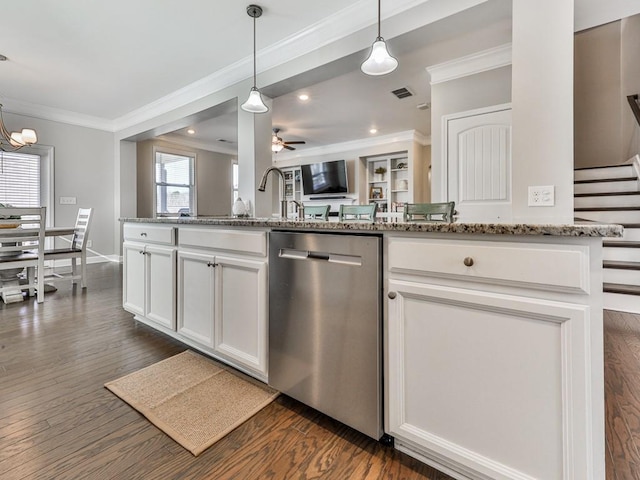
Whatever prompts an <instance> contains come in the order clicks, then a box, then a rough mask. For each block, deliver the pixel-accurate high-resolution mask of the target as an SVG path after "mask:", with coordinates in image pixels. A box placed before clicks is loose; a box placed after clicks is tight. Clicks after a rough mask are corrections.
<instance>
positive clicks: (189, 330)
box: [178, 251, 216, 348]
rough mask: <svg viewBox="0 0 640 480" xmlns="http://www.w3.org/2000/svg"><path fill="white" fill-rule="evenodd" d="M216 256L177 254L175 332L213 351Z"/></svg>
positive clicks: (190, 253) (189, 253)
mask: <svg viewBox="0 0 640 480" xmlns="http://www.w3.org/2000/svg"><path fill="white" fill-rule="evenodd" d="M215 269H216V267H215V257H214V256H213V255H210V254H203V253H194V252H184V251H180V252H178V333H179V334H180V335H183V336H185V337H187V338H189V339H191V340H193V341H195V342H198V343H199V344H200V345H202V346H204V347H208V348H213V316H214V310H213V307H214V286H215Z"/></svg>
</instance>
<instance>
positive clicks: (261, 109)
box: [240, 5, 269, 113]
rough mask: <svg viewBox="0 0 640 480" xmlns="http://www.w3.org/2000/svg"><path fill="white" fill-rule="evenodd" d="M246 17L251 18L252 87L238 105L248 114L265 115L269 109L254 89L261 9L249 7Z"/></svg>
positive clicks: (256, 6)
mask: <svg viewBox="0 0 640 480" xmlns="http://www.w3.org/2000/svg"><path fill="white" fill-rule="evenodd" d="M247 15H249V16H250V17H251V18H253V87H251V92H249V98H248V99H247V101H246V102H244V103H243V104H242V105H240V108H242V110H244V111H245V112H249V113H265V112H268V111H269V107H267V106H266V105H265V104H264V102H263V101H262V95H260V90H258V87H256V18H258V17H259V16H260V15H262V7H260V6H258V5H249V6H248V7H247Z"/></svg>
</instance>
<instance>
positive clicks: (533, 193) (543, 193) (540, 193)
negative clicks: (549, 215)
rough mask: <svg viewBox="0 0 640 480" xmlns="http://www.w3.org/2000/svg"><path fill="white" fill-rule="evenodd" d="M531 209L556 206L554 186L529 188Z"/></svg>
mask: <svg viewBox="0 0 640 480" xmlns="http://www.w3.org/2000/svg"><path fill="white" fill-rule="evenodd" d="M528 199H529V202H528V204H529V206H530V207H553V206H554V205H555V204H556V197H555V187H554V186H553V185H543V186H535V187H529V196H528Z"/></svg>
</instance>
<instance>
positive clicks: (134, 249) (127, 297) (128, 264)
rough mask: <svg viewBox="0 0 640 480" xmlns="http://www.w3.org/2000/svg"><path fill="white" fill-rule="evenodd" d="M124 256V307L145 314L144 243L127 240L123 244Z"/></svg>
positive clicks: (137, 313)
mask: <svg viewBox="0 0 640 480" xmlns="http://www.w3.org/2000/svg"><path fill="white" fill-rule="evenodd" d="M122 257H123V275H122V278H123V285H122V287H123V288H122V307H123V308H124V309H125V310H126V311H128V312H131V313H133V314H134V315H143V316H144V313H145V312H144V308H145V257H146V255H144V245H142V244H139V243H130V242H125V243H124V244H123V245H122Z"/></svg>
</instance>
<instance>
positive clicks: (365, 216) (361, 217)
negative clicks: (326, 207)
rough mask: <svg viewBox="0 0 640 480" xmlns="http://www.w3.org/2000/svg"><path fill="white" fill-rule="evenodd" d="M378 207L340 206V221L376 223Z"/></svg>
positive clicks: (370, 205) (373, 204)
mask: <svg viewBox="0 0 640 480" xmlns="http://www.w3.org/2000/svg"><path fill="white" fill-rule="evenodd" d="M376 210H377V205H376V204H375V203H371V204H369V205H340V210H339V211H338V221H340V222H362V223H374V222H375V221H376Z"/></svg>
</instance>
